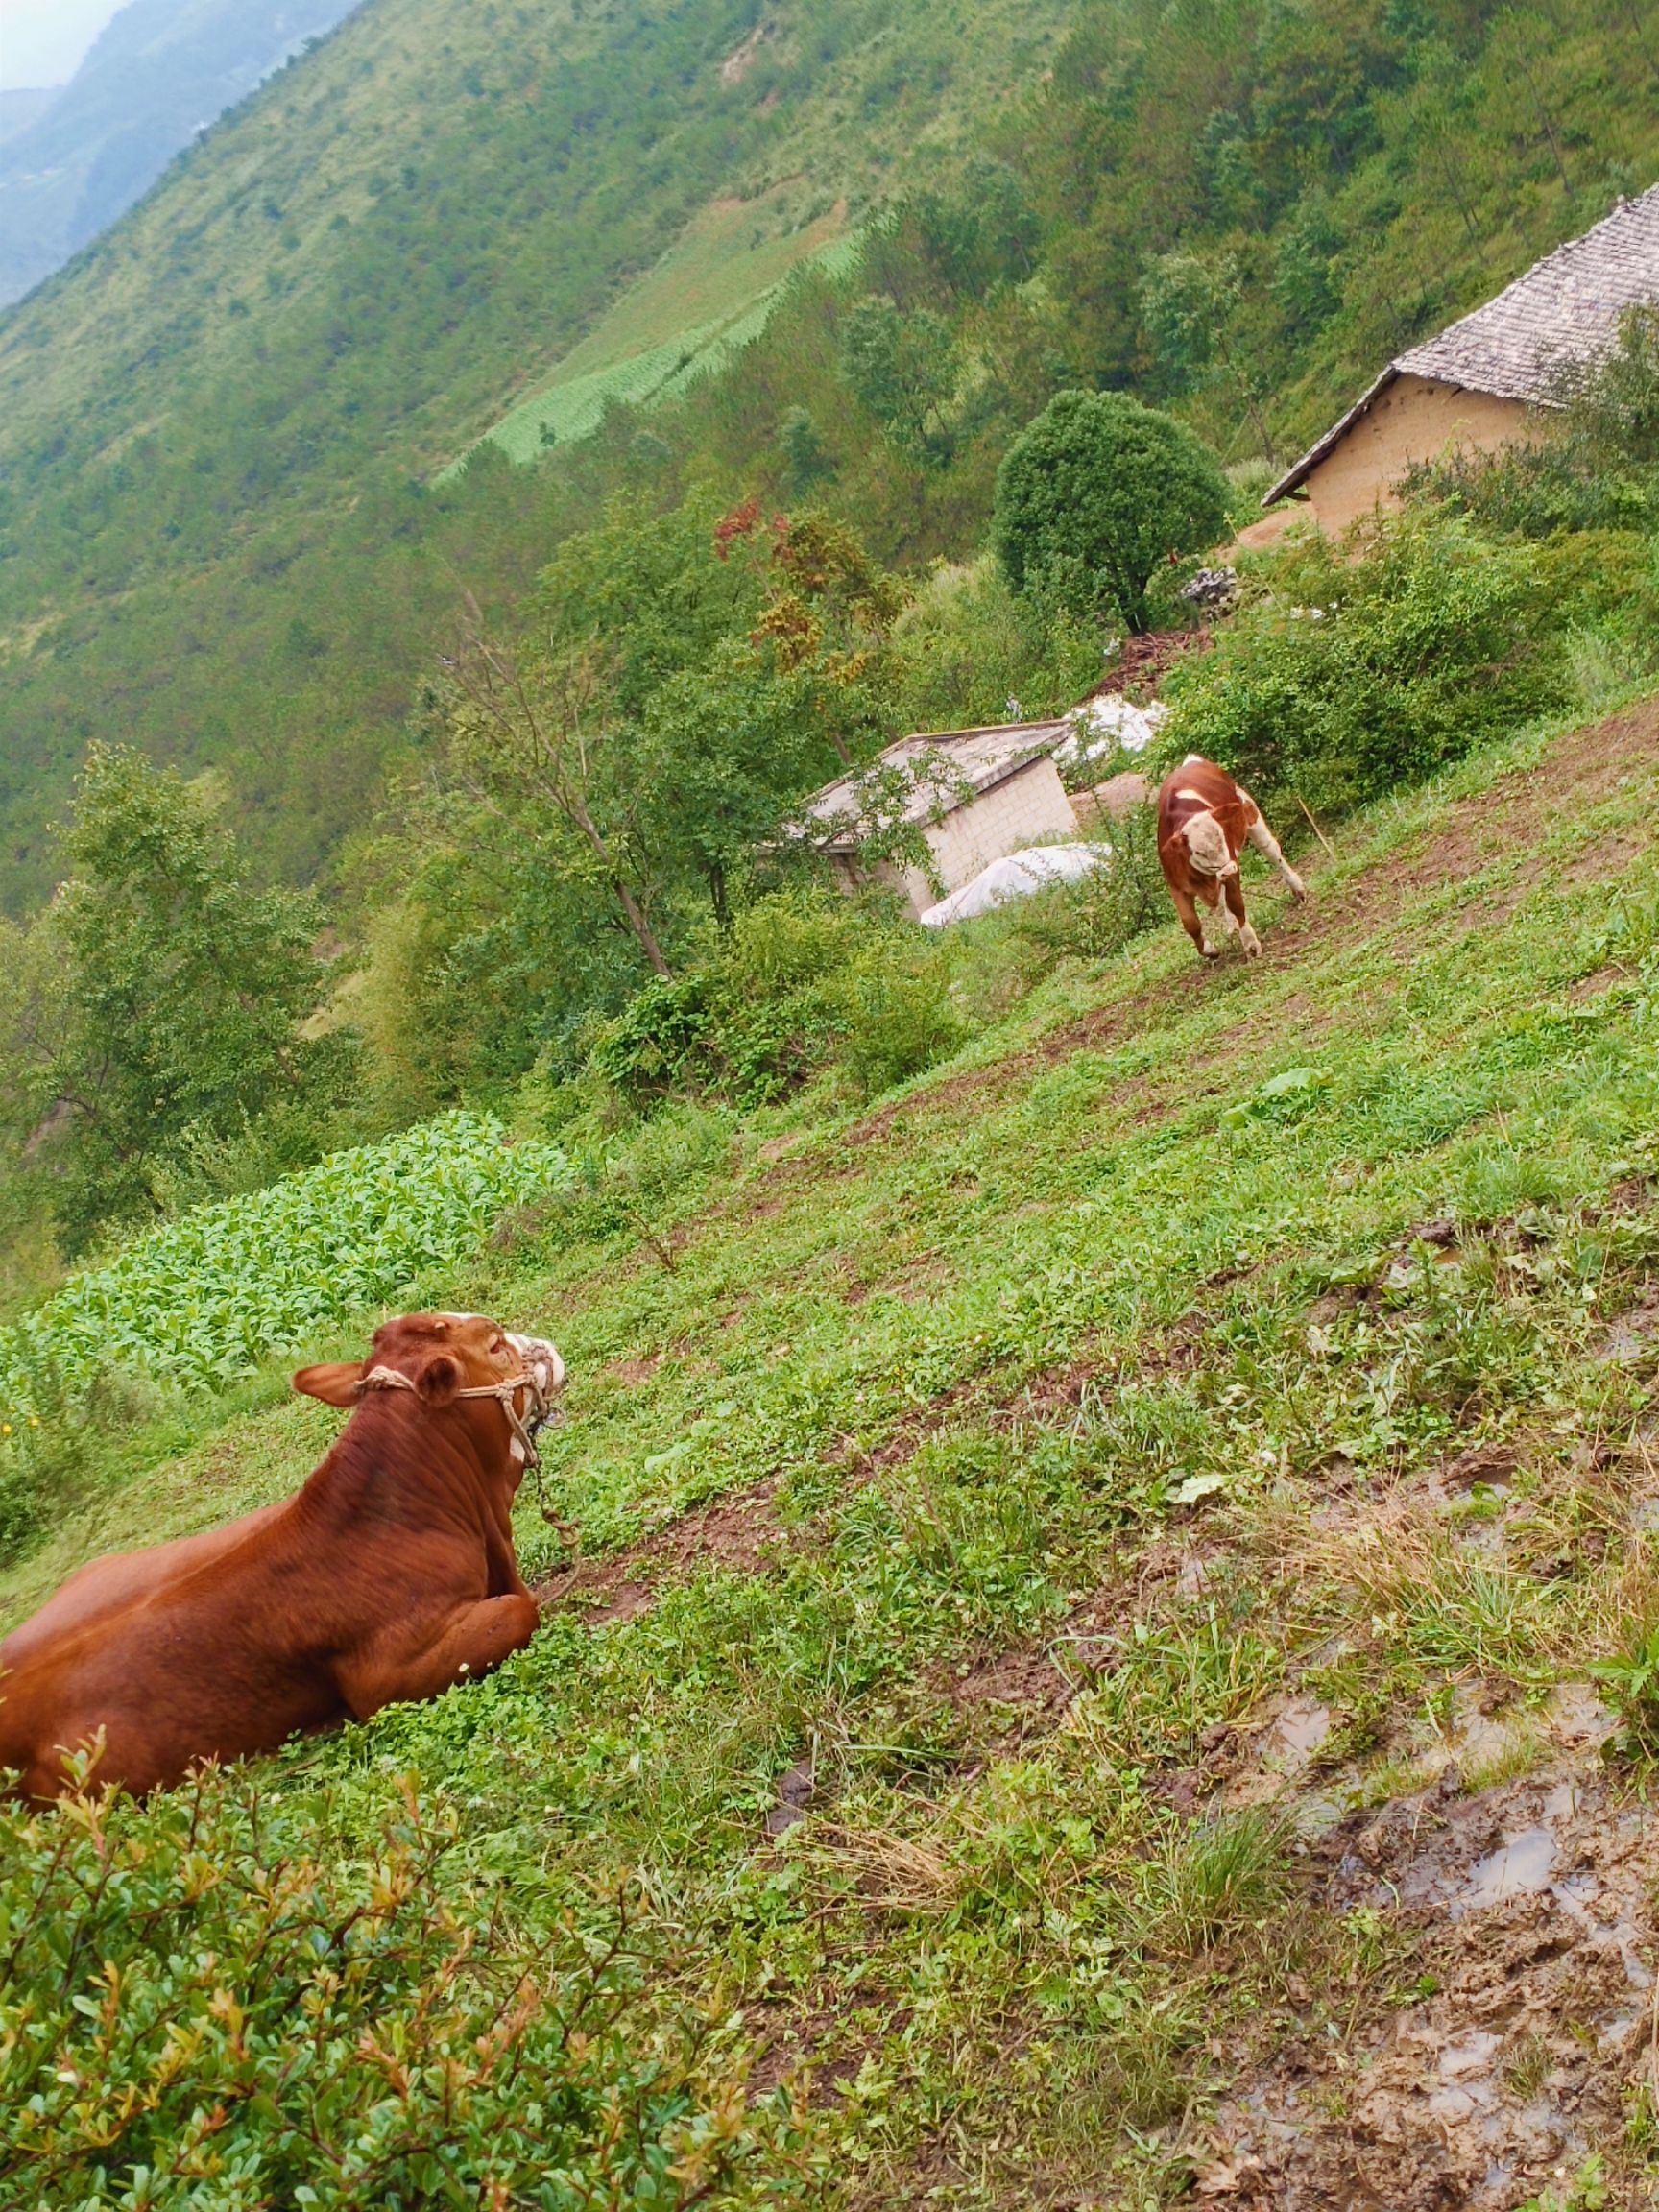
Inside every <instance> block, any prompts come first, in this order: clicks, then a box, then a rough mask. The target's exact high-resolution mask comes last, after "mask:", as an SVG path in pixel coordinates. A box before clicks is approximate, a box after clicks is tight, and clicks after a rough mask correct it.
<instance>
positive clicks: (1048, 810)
mask: <svg viewBox="0 0 1659 2212" xmlns="http://www.w3.org/2000/svg"><path fill="white" fill-rule="evenodd" d="M1070 734H1071V728H1070V724H1069V723H1066V722H1011V723H1002V724H998V726H996V727H994V728H991V729H985V730H944V731H931V732H926V733H919V734H918V735H915V736H912V737H902V738H900V740H899V742H898V743H897V744H896V745H889V746H888V747H887V749H886V751H885V752H883V753H881V754H880V755H878V757H877V759H876V760H875V761H873V762H872V763H871V765H870V767H868V768H866V769H864V770H863V771H862V772H861V773H859V774H858V775H854V776H843V777H841V778H840V779H839V780H838V781H835V782H833V783H830V784H827V785H826V786H825V788H824V789H823V790H822V791H820V792H819V793H818V794H817V795H816V797H814V798H813V799H811V800H810V801H809V802H808V803H807V805H806V807H805V812H804V814H803V816H802V818H801V821H800V823H799V824H798V826H797V834H801V835H805V836H808V837H811V838H812V839H813V841H814V842H815V843H816V844H817V845H818V847H819V850H820V851H821V852H823V853H825V854H828V856H829V862H830V865H831V866H832V867H833V869H834V871H835V874H836V876H837V878H838V879H839V880H840V882H841V883H842V885H843V887H844V888H845V889H847V890H849V891H852V890H855V889H856V888H857V887H858V886H859V885H860V884H862V883H864V882H878V883H886V884H889V885H891V886H892V888H893V889H895V890H897V891H899V892H901V893H902V895H903V897H904V900H905V902H907V904H908V905H909V908H910V911H911V913H912V914H922V913H924V912H925V911H926V908H927V907H929V906H931V905H933V904H934V902H936V901H937V900H938V899H940V898H941V897H948V896H949V895H950V892H952V891H959V890H960V889H961V887H962V885H963V884H964V883H967V882H971V881H972V880H973V878H974V877H975V876H977V875H978V873H979V871H980V870H981V869H982V868H988V867H989V866H990V865H991V863H992V861H993V860H1000V859H1001V858H1002V857H1003V856H1004V854H1009V853H1017V852H1019V851H1020V849H1021V848H1022V846H1026V845H1044V844H1052V843H1053V842H1054V841H1055V840H1056V839H1060V840H1064V839H1067V838H1071V837H1075V836H1076V835H1077V816H1076V814H1075V812H1074V811H1073V809H1072V805H1071V801H1070V798H1069V797H1068V795H1067V791H1066V786H1065V784H1064V783H1062V781H1060V771H1059V769H1058V768H1056V767H1055V765H1054V758H1053V755H1054V748H1055V747H1056V746H1057V745H1059V744H1060V743H1061V742H1062V740H1063V739H1065V738H1066V737H1068V736H1070ZM883 771H886V772H888V773H887V774H886V775H885V776H884V775H883ZM899 818H902V821H903V822H904V823H905V824H906V825H908V826H909V827H911V828H913V829H919V830H920V831H921V833H922V836H923V838H924V839H925V841H926V846H927V850H928V853H929V854H930V855H931V858H932V866H933V871H934V873H935V874H936V875H937V877H938V887H937V888H935V886H934V884H933V883H932V882H931V881H930V880H929V878H928V873H927V871H926V869H923V868H920V867H916V866H914V865H911V866H908V867H899V866H897V865H895V864H894V863H892V862H889V861H876V862H866V860H865V859H864V858H863V857H862V854H863V850H864V848H865V846H866V845H867V843H868V841H869V839H870V837H871V835H872V833H873V832H877V831H878V830H879V829H880V828H881V827H883V826H884V825H885V826H891V824H892V823H893V822H894V821H895V820H896V819H899Z"/></svg>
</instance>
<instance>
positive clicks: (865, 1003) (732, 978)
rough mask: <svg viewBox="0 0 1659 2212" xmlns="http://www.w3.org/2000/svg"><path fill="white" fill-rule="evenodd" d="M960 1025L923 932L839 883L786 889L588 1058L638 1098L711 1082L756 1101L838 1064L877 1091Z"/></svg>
mask: <svg viewBox="0 0 1659 2212" xmlns="http://www.w3.org/2000/svg"><path fill="white" fill-rule="evenodd" d="M961 1038H962V1024H961V1021H960V1019H959V1017H958V1016H957V1014H956V1013H955V1011H954V1009H953V1007H952V1006H951V1003H950V980H949V971H948V968H947V966H946V963H945V961H944V960H943V958H942V957H941V955H940V953H939V951H938V949H937V948H936V947H934V946H933V945H932V944H931V943H930V942H929V941H928V940H927V938H926V934H925V933H924V932H922V931H919V930H917V929H915V928H913V927H911V926H908V925H907V924H902V923H895V922H891V921H888V920H886V919H884V918H882V917H880V916H878V915H874V914H872V913H871V912H869V911H868V910H866V909H865V908H863V907H861V906H857V905H854V903H853V902H850V901H844V900H841V899H837V898H835V897H834V896H832V895H829V894H814V893H811V892H806V891H798V890H793V891H781V892H776V893H773V894H771V895H769V896H767V897H764V898H761V899H758V900H757V901H756V902H755V903H754V904H753V905H751V906H749V907H748V908H747V909H746V910H745V911H744V912H743V913H741V914H740V915H739V916H738V917H737V919H736V921H735V924H734V926H733V929H732V931H731V933H730V935H729V936H728V937H726V938H725V939H723V940H721V941H720V942H719V943H718V944H717V945H716V946H715V947H714V948H713V950H711V952H710V953H709V957H708V959H707V960H706V961H704V962H703V963H702V964H700V965H699V966H697V967H696V968H693V969H690V970H688V971H687V972H686V973H685V974H684V975H682V976H679V977H676V978H674V979H672V980H669V979H666V978H665V979H662V980H661V981H659V982H656V983H653V984H648V985H647V986H646V988H645V989H644V990H643V991H641V992H640V993H639V994H638V995H637V997H636V998H635V999H634V1000H633V1002H632V1003H631V1004H630V1005H629V1006H628V1007H627V1009H626V1010H625V1011H624V1012H623V1013H622V1014H621V1015H619V1016H618V1017H617V1019H616V1020H615V1021H614V1022H610V1023H608V1024H607V1025H606V1027H605V1029H604V1031H603V1032H602V1034H601V1036H600V1038H599V1040H598V1042H597V1044H596V1045H595V1046H594V1048H593V1051H592V1054H591V1059H590V1066H591V1067H592V1069H593V1070H594V1071H595V1072H596V1073H597V1074H598V1075H599V1076H601V1077H602V1078H603V1080H604V1081H605V1082H607V1083H608V1084H610V1085H612V1086H613V1088H614V1089H615V1090H616V1091H617V1092H619V1093H620V1094H623V1095H624V1096H625V1097H628V1098H631V1099H633V1100H635V1101H637V1102H644V1101H647V1100H650V1099H653V1098H660V1097H662V1096H665V1095H667V1094H671V1093H674V1092H679V1091H686V1090H689V1091H691V1092H694V1093H695V1092H699V1091H708V1092H711V1093H714V1094H718V1095H720V1096H724V1097H728V1098H730V1099H732V1100H733V1103H734V1104H737V1105H740V1106H749V1105H758V1104H761V1103H763V1102H765V1101H766V1100H768V1099H772V1098H779V1097H781V1096H783V1095H785V1094H787V1093H788V1092H790V1091H792V1090H794V1089H796V1088H798V1087H799V1086H800V1085H801V1084H802V1083H804V1082H805V1080H806V1079H807V1077H808V1076H810V1075H813V1074H815V1073H817V1072H819V1071H820V1070H825V1069H829V1068H836V1067H838V1068H841V1069H843V1070H846V1071H847V1073H848V1074H849V1075H850V1077H851V1078H852V1080H853V1081H854V1084H855V1085H856V1086H857V1087H858V1088H859V1089H860V1090H861V1091H863V1092H864V1093H865V1094H873V1093H874V1092H876V1091H881V1090H887V1089H889V1088H890V1087H891V1086H892V1085H893V1084H895V1083H899V1082H902V1081H904V1080H906V1079H907V1078H908V1077H909V1076H911V1075H915V1074H919V1073H920V1072H921V1071H922V1070H923V1069H924V1068H926V1067H930V1066H931V1065H932V1063H933V1062H934V1061H936V1060H938V1059H941V1058H943V1057H944V1056H945V1055H946V1054H947V1053H949V1052H950V1051H952V1050H954V1048H955V1046H957V1045H958V1044H959V1043H960V1042H961Z"/></svg>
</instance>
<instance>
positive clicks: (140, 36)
mask: <svg viewBox="0 0 1659 2212" xmlns="http://www.w3.org/2000/svg"><path fill="white" fill-rule="evenodd" d="M356 4H357V0H255V4H254V5H252V6H250V5H249V0H129V5H128V6H126V7H124V8H123V9H122V10H121V11H120V12H119V14H117V15H116V17H115V18H114V20H113V22H111V23H110V24H109V25H108V28H107V29H106V30H105V32H104V33H103V35H102V36H101V37H100V38H99V39H98V41H97V43H96V44H95V45H94V46H93V48H92V51H91V53H90V54H88V55H87V57H86V59H85V60H84V62H83V63H82V64H81V67H80V68H79V69H78V70H77V71H76V73H75V76H74V77H73V79H72V80H71V81H70V83H69V84H67V85H65V86H64V88H63V89H62V91H61V92H59V93H58V94H56V95H55V96H42V95H40V94H37V93H26V94H24V95H22V100H23V102H24V103H25V104H26V105H25V106H23V107H21V108H20V109H19V123H18V128H17V130H16V132H15V133H13V132H12V131H6V132H4V140H5V143H6V145H7V155H6V159H5V161H4V163H0V301H8V300H15V299H17V298H18V297H19V296H20V295H21V294H23V293H24V292H27V291H28V290H29V288H30V286H31V285H34V284H37V283H38V282H39V281H40V279H41V278H42V277H43V276H49V275H50V274H51V272H52V271H53V270H54V269H57V268H59V267H60V265H61V264H62V263H63V262H64V261H66V260H67V259H68V257H69V255H70V254H71V253H73V252H75V251H76V249H77V248H78V247H81V246H84V244H85V243H86V241H87V240H88V239H89V238H95V237H96V236H97V235H98V233H99V231H101V230H103V229H106V228H108V226H109V225H110V224H111V223H113V222H114V221H115V220H116V218H117V217H118V216H119V215H121V214H123V213H125V211H126V210H127V208H129V207H130V206H131V205H132V203H133V201H134V200H136V199H137V198H138V197H139V195H140V194H141V193H143V192H145V191H147V190H148V189H149V187H150V186H151V185H152V184H153V183H154V182H155V180H156V178H157V177H158V176H159V175H160V174H161V172H162V170H163V169H165V168H166V166H167V164H168V162H169V161H171V160H172V158H173V156H174V155H175V154H177V153H178V151H179V149H180V147H181V146H186V145H188V144H189V142H190V140H191V138H192V137H193V136H194V135H195V134H196V133H197V132H201V131H203V130H204V129H205V128H206V126H207V125H208V124H209V123H211V122H212V121H213V119H214V117H215V116H217V115H219V114H222V113H223V111H224V110H225V109H226V108H228V107H230V106H232V105H233V104H234V103H235V102H236V101H238V100H241V99H244V98H245V97H246V96H247V95H248V93H250V92H251V91H252V89H253V87H254V86H255V85H256V84H258V83H259V82H260V80H261V79H262V78H264V77H266V76H268V75H269V74H270V72H271V71H272V70H273V69H276V68H277V67H279V66H280V65H281V63H282V62H283V61H284V60H286V59H287V58H288V56H289V55H291V54H293V53H295V52H296V51H297V50H298V49H299V48H300V47H301V45H303V44H304V42H305V41H306V40H307V39H308V38H314V37H317V36H321V35H322V34H323V33H324V32H326V31H330V30H332V28H333V27H334V25H335V24H336V23H337V22H339V20H340V18H341V17H342V16H343V15H345V14H348V13H349V12H350V10H351V9H352V8H353V7H355V6H356ZM16 98H17V96H16V95H12V99H13V100H15V99H16Z"/></svg>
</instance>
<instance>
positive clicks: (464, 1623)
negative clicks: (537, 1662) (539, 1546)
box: [335, 1594, 541, 1720]
mask: <svg viewBox="0 0 1659 2212" xmlns="http://www.w3.org/2000/svg"><path fill="white" fill-rule="evenodd" d="M540 1621H541V1608H540V1606H539V1605H538V1604H537V1602H536V1600H535V1599H534V1598H532V1597H530V1596H529V1595H528V1594H526V1595H524V1596H522V1597H519V1596H517V1594H515V1595H512V1596H509V1597H506V1598H483V1599H477V1600H476V1601H474V1602H472V1603H470V1604H466V1605H458V1606H457V1607H456V1608H455V1610H454V1611H453V1612H452V1613H450V1614H449V1615H447V1617H446V1618H445V1619H444V1620H443V1621H441V1622H439V1623H433V1624H432V1625H431V1627H430V1628H429V1630H428V1633H427V1635H426V1637H425V1638H424V1640H422V1641H421V1642H419V1643H417V1642H415V1641H414V1640H413V1639H412V1638H411V1639H405V1638H402V1637H400V1638H399V1639H398V1640H397V1642H396V1643H393V1642H391V1641H390V1640H388V1639H381V1640H379V1641H377V1642H376V1643H374V1644H373V1645H371V1646H370V1647H369V1648H368V1649H367V1650H366V1651H364V1652H362V1653H361V1654H357V1653H353V1654H352V1655H351V1656H350V1657H349V1658H347V1659H343V1660H341V1661H340V1662H339V1664H338V1666H337V1667H336V1669H335V1675H336V1678H337V1680H338V1682H339V1685H340V1695H341V1696H342V1697H343V1698H344V1699H345V1701H346V1703H347V1704H348V1705H349V1707H350V1709H351V1712H352V1714H353V1716H354V1717H355V1718H356V1719H359V1720H367V1719H368V1718H369V1716H370V1715H371V1714H372V1713H378V1712H379V1710H380V1708H381V1706H382V1705H397V1704H403V1703H406V1702H412V1701H414V1700H415V1699H418V1698H421V1697H436V1696H438V1695H440V1693H441V1692H443V1691H445V1690H451V1689H453V1688H454V1686H455V1684H456V1683H457V1682H469V1681H471V1680H474V1679H475V1678H476V1677H477V1676H478V1675H480V1674H488V1673H489V1672H490V1671H491V1669H492V1668H493V1667H499V1666H500V1664H501V1662H502V1660H503V1659H507V1658H510V1657H511V1656H512V1654H513V1653H514V1652H515V1651H522V1650H523V1648H524V1647H525V1645H526V1644H528V1643H529V1641H530V1639H531V1637H532V1636H534V1635H535V1633H536V1629H537V1625H538V1623H540Z"/></svg>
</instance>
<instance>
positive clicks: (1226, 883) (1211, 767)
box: [1158, 753, 1308, 960]
mask: <svg viewBox="0 0 1659 2212" xmlns="http://www.w3.org/2000/svg"><path fill="white" fill-rule="evenodd" d="M1246 843H1248V844H1251V845H1254V846H1255V848H1256V850H1257V852H1258V853H1260V854H1262V858H1263V859H1266V860H1271V861H1272V863H1273V865H1274V867H1275V868H1277V869H1278V871H1279V873H1280V875H1281V876H1283V877H1284V878H1285V880H1286V883H1287V884H1288V885H1289V886H1290V896H1291V898H1292V899H1306V898H1307V896H1308V891H1307V886H1306V885H1305V884H1304V883H1303V881H1302V878H1301V877H1300V876H1298V875H1297V873H1296V871H1295V869H1294V868H1292V867H1291V865H1290V863H1289V862H1288V861H1287V860H1286V857H1285V855H1284V854H1283V853H1281V852H1280V850H1279V844H1278V840H1277V839H1276V838H1275V836H1274V834H1273V832H1272V830H1271V829H1268V827H1267V825H1266V823H1265V822H1263V821H1262V810H1261V808H1260V807H1259V806H1258V805H1257V804H1256V802H1255V800H1254V799H1252V798H1251V796H1250V794H1249V792H1248V791H1246V790H1245V788H1244V786H1243V784H1242V783H1235V782H1234V781H1233V779H1232V777H1231V776H1229V775H1228V773H1227V771H1226V769H1225V768H1217V767H1216V765H1215V763H1214V760H1203V759H1200V757H1198V755H1197V754H1196V753H1189V754H1188V756H1187V757H1186V759H1185V760H1183V761H1182V763H1181V765H1180V767H1179V768H1172V769H1171V770H1170V771H1169V773H1168V775H1167V776H1166V777H1165V779H1164V783H1163V788H1162V789H1161V790H1160V791H1159V793H1158V857H1159V859H1160V860H1161V861H1162V863H1163V866H1164V880H1165V882H1166V883H1167V884H1168V886H1169V896H1170V897H1171V898H1172V899H1173V900H1174V902H1175V911H1176V913H1177V914H1179V915H1180V917H1181V926H1182V928H1183V929H1185V930H1186V932H1187V934H1188V936H1189V937H1190V938H1191V940H1192V942H1193V944H1194V945H1196V946H1197V948H1198V954H1199V957H1200V959H1204V960H1215V959H1218V958H1219V957H1220V952H1221V948H1220V947H1219V946H1218V945H1214V946H1213V945H1207V944H1206V943H1205V941H1204V926H1203V924H1202V923H1201V922H1200V920H1199V918H1198V906H1199V904H1200V903H1202V904H1204V905H1205V906H1208V907H1209V909H1210V911H1211V912H1212V913H1213V914H1217V915H1218V917H1219V919H1220V922H1221V926H1222V927H1223V929H1225V930H1228V931H1232V930H1235V929H1236V930H1237V931H1238V942H1239V944H1240V945H1241V946H1242V947H1243V949H1244V952H1245V956H1246V957H1247V958H1249V959H1252V960H1253V959H1254V958H1255V957H1256V955H1257V953H1258V952H1260V951H1261V950H1262V940H1261V938H1260V937H1258V936H1257V934H1256V932H1255V930H1254V929H1252V928H1251V926H1250V924H1249V921H1248V920H1247V919H1246V916H1245V913H1244V886H1243V885H1242V883H1241V882H1240V881H1239V879H1238V854H1239V852H1240V851H1241V850H1242V848H1243V847H1244V845H1245V844H1246Z"/></svg>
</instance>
